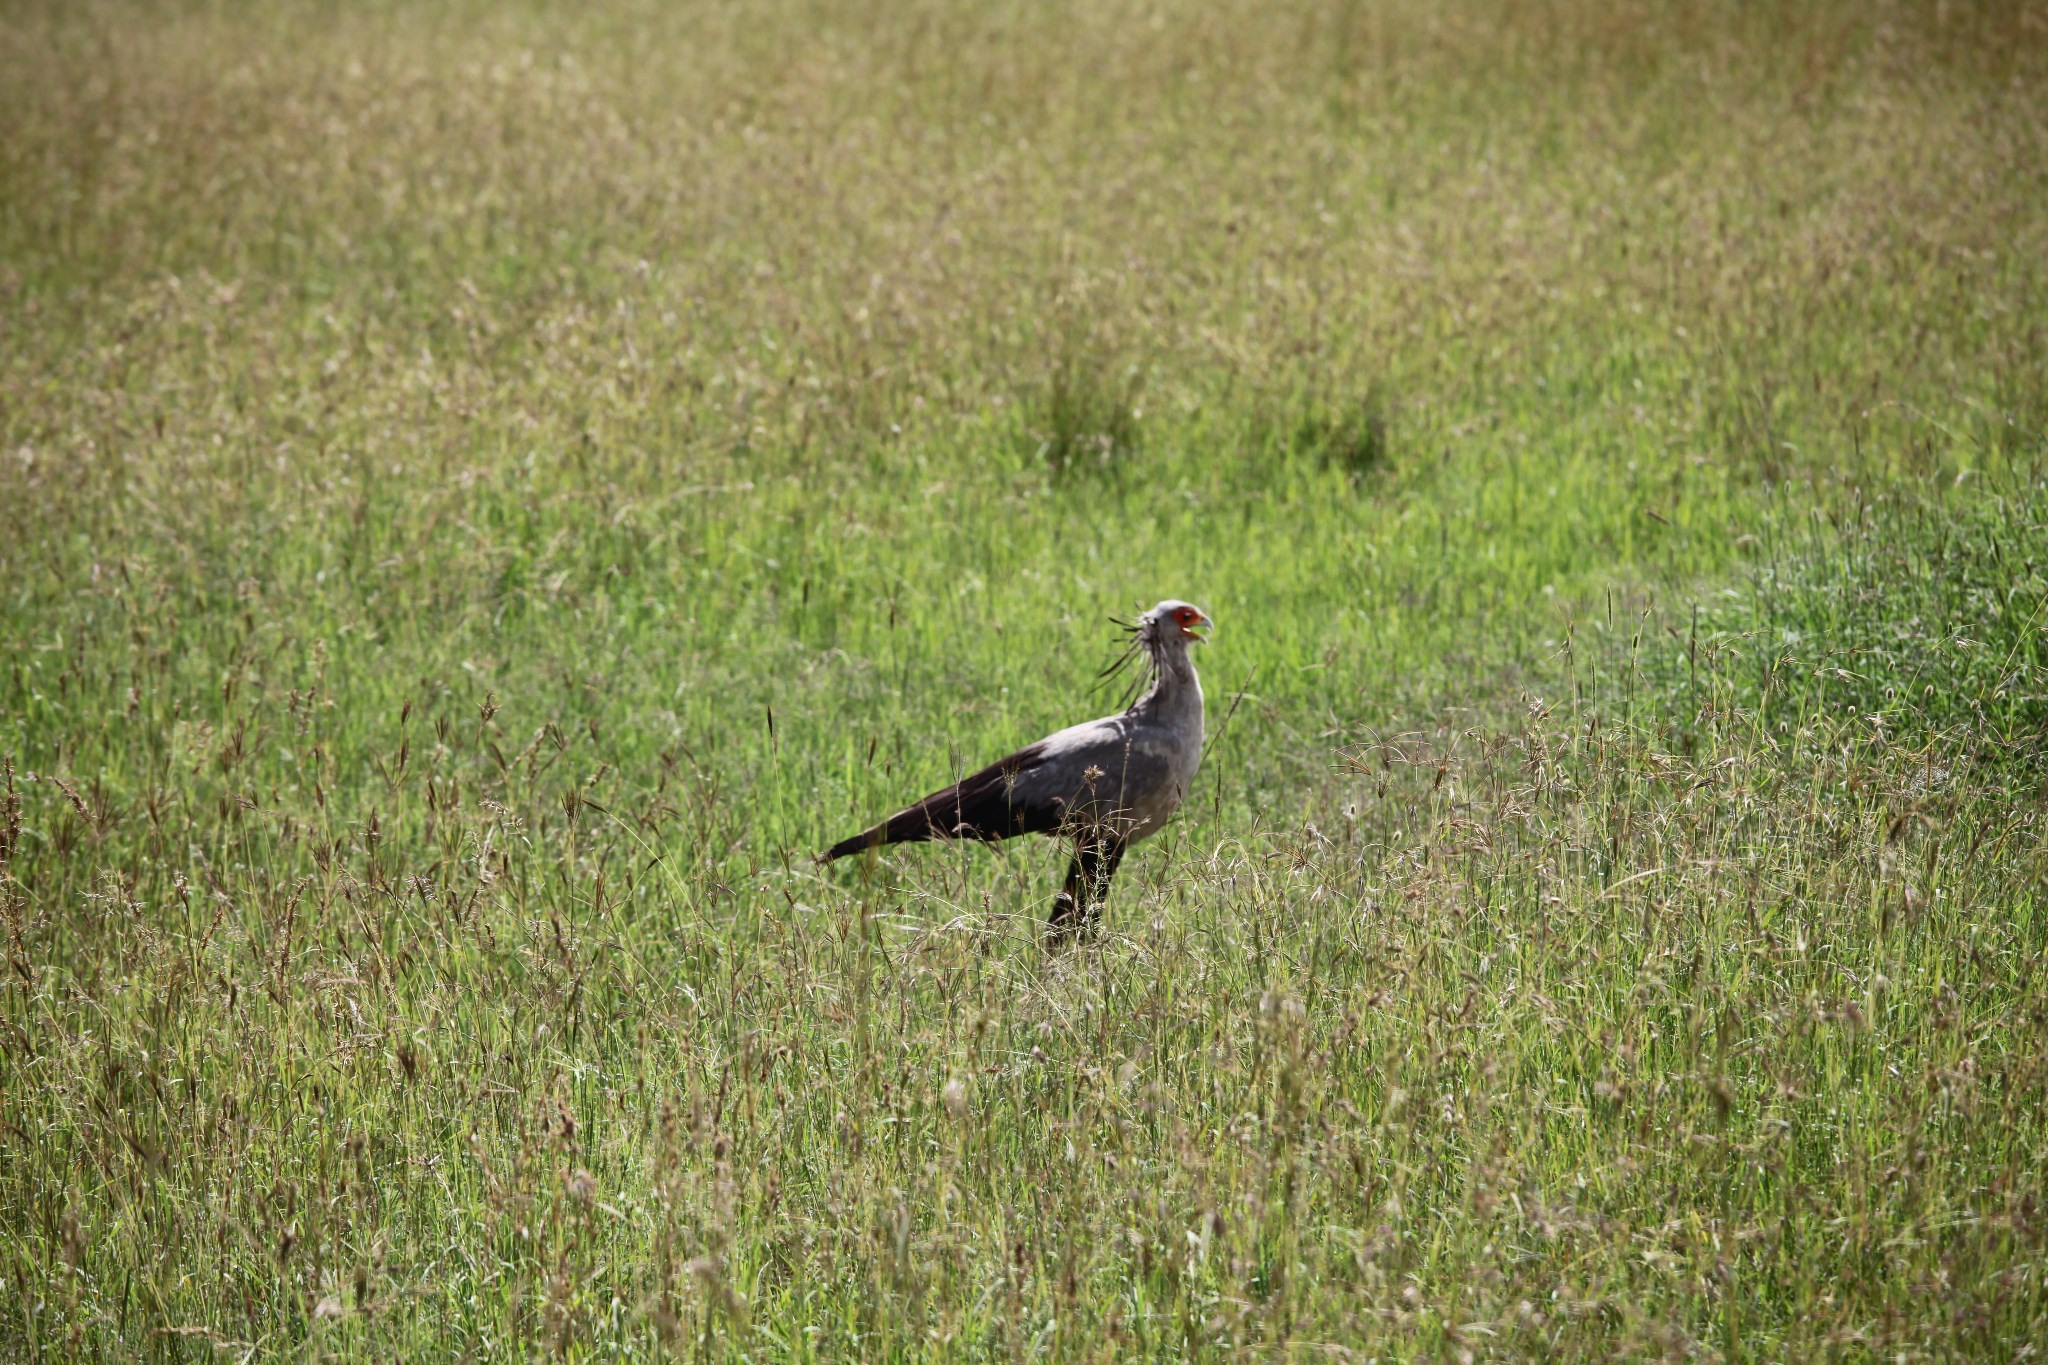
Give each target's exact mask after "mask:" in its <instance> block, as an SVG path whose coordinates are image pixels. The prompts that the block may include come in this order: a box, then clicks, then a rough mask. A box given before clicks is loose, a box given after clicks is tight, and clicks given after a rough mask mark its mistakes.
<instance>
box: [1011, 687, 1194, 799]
mask: <svg viewBox="0 0 2048 1365" xmlns="http://www.w3.org/2000/svg"><path fill="white" fill-rule="evenodd" d="M1175 744H1176V737H1175V736H1173V735H1171V734H1169V733H1168V732H1167V731H1166V730H1165V728H1164V727H1162V726H1159V725H1157V724H1152V723H1148V722H1146V721H1143V720H1141V719H1139V718H1137V717H1134V716H1132V715H1130V714H1128V713H1126V714H1123V715H1116V716H1104V717H1103V718H1102V719H1101V720H1092V721H1089V722H1087V723H1086V724H1084V725H1076V726H1074V727H1072V728H1071V729H1066V730H1062V731H1060V732H1059V733H1058V734H1056V735H1050V736H1048V737H1047V738H1045V739H1043V740H1041V741H1039V744H1038V745H1037V746H1035V747H1038V748H1041V749H1043V750H1044V753H1043V755H1042V756H1041V757H1040V758H1039V760H1038V762H1037V763H1035V764H1034V765H1032V767H1031V769H1030V770H1029V771H1028V772H1026V773H1023V774H1020V775H1019V777H1018V778H1017V780H1016V783H1015V792H1016V795H1017V796H1018V797H1020V798H1021V799H1022V800H1024V801H1026V802H1028V803H1029V804H1031V805H1032V806H1034V807H1051V808H1053V809H1056V810H1057V811H1058V812H1059V819H1060V820H1061V821H1062V822H1067V823H1081V824H1091V823H1112V824H1122V825H1126V826H1138V825H1144V826H1149V825H1151V824H1152V823H1153V818H1152V817H1153V814H1154V812H1155V809H1156V808H1157V806H1158V803H1159V802H1160V801H1161V799H1162V798H1168V793H1167V791H1166V789H1167V788H1169V787H1171V786H1172V785H1173V784H1174V777H1175V763H1174V757H1173V750H1174V747H1175ZM1180 795H1181V793H1178V792H1175V793H1172V794H1171V796H1170V803H1171V804H1177V803H1178V801H1179V797H1180ZM1162 815H1163V813H1162Z"/></svg>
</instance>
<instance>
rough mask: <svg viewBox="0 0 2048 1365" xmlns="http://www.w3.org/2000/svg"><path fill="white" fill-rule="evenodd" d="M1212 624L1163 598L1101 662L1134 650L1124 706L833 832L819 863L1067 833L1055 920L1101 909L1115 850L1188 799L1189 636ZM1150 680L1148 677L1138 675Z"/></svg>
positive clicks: (1195, 738)
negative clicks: (883, 815)
mask: <svg viewBox="0 0 2048 1365" xmlns="http://www.w3.org/2000/svg"><path fill="white" fill-rule="evenodd" d="M1207 624H1209V618H1208V616H1207V615H1206V614H1204V613H1203V612H1202V611H1201V609H1200V608H1198V607H1195V606H1193V605H1192V604H1190V603H1187V602H1182V601H1178V600H1171V599H1170V600H1168V601H1165V602H1161V603H1160V604H1159V605H1158V606H1156V607H1154V608H1152V610H1150V611H1148V612H1146V613H1144V614H1143V615H1142V616H1140V617H1139V618H1138V619H1137V620H1136V621H1135V622H1132V623H1131V624H1130V625H1129V626H1127V627H1126V628H1127V629H1128V630H1129V632H1130V636H1131V638H1130V641H1129V645H1128V648H1127V649H1126V650H1125V652H1124V654H1123V655H1122V657H1121V658H1119V659H1118V661H1117V662H1116V663H1115V664H1112V665H1111V666H1110V668H1109V669H1108V670H1105V672H1106V674H1114V673H1116V672H1117V671H1119V670H1120V669H1122V668H1123V667H1125V666H1127V665H1128V664H1130V663H1132V662H1134V661H1138V660H1142V661H1143V663H1144V672H1142V673H1140V674H1139V675H1138V677H1137V679H1136V681H1135V682H1134V684H1133V689H1134V690H1135V689H1136V688H1138V687H1144V691H1143V694H1142V695H1141V696H1139V697H1138V698H1137V700H1136V701H1134V702H1132V703H1131V704H1130V705H1129V706H1127V707H1126V708H1125V709H1124V710H1122V711H1120V712H1118V713H1117V714H1115V715H1110V716H1104V717H1102V718H1101V719H1099V720H1091V721H1086V722H1084V723H1082V724H1080V725H1074V726H1069V727H1068V728H1067V729H1064V730H1061V731H1059V732H1058V733H1057V734H1052V735H1048V736H1046V737H1045V738H1044V739H1041V740H1039V741H1038V742H1037V743H1036V744H1032V745H1029V746H1027V747H1025V748H1022V749H1019V750H1018V751H1017V752H1016V753H1014V754H1011V755H1010V756H1009V757H1007V758H1004V759H1002V760H1000V761H998V762H995V763H991V764H990V765H989V766H988V767H986V768H983V769H981V770H980V771H979V772H976V773H972V774H970V775H969V776H967V777H963V778H961V779H960V780H959V781H958V782H955V783H954V784H953V785H951V786H949V787H945V788H943V789H941V790H939V791H936V792H933V793H932V794H931V795H930V796H927V797H925V798H924V799H923V800H922V801H919V802H917V803H916V804H915V805H911V806H908V807H906V808H904V809H903V810H900V811H898V812H897V813H896V814H894V815H892V816H890V817H889V818H888V819H886V820H884V821H882V822H881V823H879V824H877V825H874V826H872V827H871V828H869V829H866V830H863V831H862V832H861V833H859V834H856V835H854V836H853V837H852V838H850V839H842V840H840V841H839V842H838V843H836V844H834V845H832V847H831V848H829V849H827V850H825V852H823V853H822V854H820V855H819V856H818V861H819V862H821V863H829V862H831V861H832V860H833V859H835V858H844V857H846V856H848V855H849V854H853V853H859V852H861V851H863V850H865V849H869V848H878V847H880V846H882V845H884V844H901V843H915V842H922V841H925V840H930V839H975V840H979V841H981V842H984V843H987V842H993V841H995V840H999V839H1008V838H1012V837H1014V836H1016V835H1020V834H1052V835H1059V836H1063V837H1067V838H1071V839H1073V840H1074V845H1075V847H1074V858H1073V862H1072V864H1071V865H1070V866H1069V867H1068V869H1067V881H1066V886H1065V888H1064V889H1063V890H1062V891H1061V892H1060V895H1059V897H1058V898H1057V899H1056V900H1055V901H1054V902H1053V912H1052V922H1053V925H1054V927H1055V928H1056V929H1062V930H1065V929H1073V928H1077V927H1079V926H1080V925H1081V924H1083V923H1085V922H1086V921H1088V920H1089V919H1091V918H1093V917H1094V915H1095V914H1096V913H1097V912H1098V909H1099V906H1100V903H1101V899H1102V896H1103V893H1104V892H1105V891H1107V889H1108V886H1109V879H1110V877H1111V876H1113V875H1114V874H1115V872H1116V866H1117V863H1118V862H1119V861H1120V860H1121V859H1122V858H1123V855H1124V850H1125V849H1126V848H1128V847H1129V846H1130V845H1131V844H1133V843H1135V842H1136V841H1137V840H1139V839H1143V838H1145V837H1146V836H1147V835H1149V834H1151V833H1153V832H1154V831H1156V830H1157V829H1158V828H1159V827H1160V826H1161V825H1163V824H1165V823H1166V821H1167V819H1168V818H1169V817H1170V816H1171V815H1172V814H1173V813H1174V811H1175V810H1177V809H1178V808H1179V807H1180V804H1181V802H1182V801H1184V800H1185V799H1187V794H1188V788H1189V786H1190V785H1192V783H1193V782H1194V779H1195V769H1196V768H1197V767H1198V766H1199V765H1200V763H1201V759H1202V684H1201V680H1200V679H1199V678H1198V677H1196V675H1195V663H1194V659H1193V658H1192V657H1191V656H1190V653H1189V650H1190V647H1191V646H1192V645H1193V644H1194V643H1195V642H1196V641H1198V640H1200V639H1201V638H1202V637H1201V636H1200V635H1197V634H1196V633H1195V629H1196V627H1198V626H1203V625H1207ZM1148 681H1149V684H1150V685H1149V686H1145V684H1146V683H1147V682H1148Z"/></svg>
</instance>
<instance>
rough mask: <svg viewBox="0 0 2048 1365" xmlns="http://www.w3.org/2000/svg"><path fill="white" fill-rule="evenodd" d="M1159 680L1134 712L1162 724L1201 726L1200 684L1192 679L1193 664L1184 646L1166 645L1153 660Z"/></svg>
mask: <svg viewBox="0 0 2048 1365" xmlns="http://www.w3.org/2000/svg"><path fill="white" fill-rule="evenodd" d="M1156 662H1157V665H1158V669H1159V676H1158V677H1157V678H1155V679H1153V682H1152V687H1151V689H1150V690H1149V691H1147V692H1146V693H1145V695H1144V697H1143V698H1141V699H1140V700H1139V702H1138V704H1137V705H1136V706H1134V707H1133V708H1131V709H1132V710H1134V711H1137V710H1142V711H1150V712H1152V713H1153V714H1155V715H1157V716H1159V717H1160V718H1161V719H1162V720H1168V721H1189V720H1192V721H1193V723H1194V724H1195V725H1197V726H1200V724H1201V723H1202V680H1201V679H1200V678H1198V677H1196V676H1195V661H1194V659H1193V658H1192V657H1190V656H1189V654H1188V649H1187V646H1186V645H1178V646H1175V645H1168V646H1167V647H1166V648H1165V649H1162V650H1160V651H1159V654H1158V656H1157V659H1156Z"/></svg>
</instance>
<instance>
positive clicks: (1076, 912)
mask: <svg viewBox="0 0 2048 1365" xmlns="http://www.w3.org/2000/svg"><path fill="white" fill-rule="evenodd" d="M1123 857H1124V841H1123V840H1121V839H1112V838H1107V837H1103V836H1100V835H1096V836H1090V835H1085V834H1084V835H1082V836H1081V837H1080V839H1079V840H1078V841H1077V842H1076V844H1075V847H1074V860H1073V862H1071V863H1069V864H1068V865H1067V884H1066V887H1065V888H1064V889H1063V890H1062V891H1061V892H1060V893H1059V895H1057V896H1055V897H1053V902H1052V923H1051V928H1052V932H1053V937H1054V938H1056V939H1060V938H1065V937H1066V936H1067V935H1069V934H1072V933H1075V932H1076V931H1079V930H1084V929H1087V928H1089V927H1090V926H1092V925H1093V924H1094V923H1095V922H1096V921H1097V920H1098V919H1100V918H1101V917H1102V899H1103V897H1104V896H1105V895H1106V894H1107V893H1108V891H1109V879H1110V878H1111V877H1113V876H1115V875H1116V865H1117V864H1118V863H1120V862H1122V861H1123Z"/></svg>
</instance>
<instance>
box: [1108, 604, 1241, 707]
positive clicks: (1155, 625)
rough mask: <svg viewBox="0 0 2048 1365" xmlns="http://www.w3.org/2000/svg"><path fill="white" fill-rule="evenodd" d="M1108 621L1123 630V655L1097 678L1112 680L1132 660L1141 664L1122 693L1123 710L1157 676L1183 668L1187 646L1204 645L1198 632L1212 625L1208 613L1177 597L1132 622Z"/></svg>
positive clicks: (1186, 660) (1202, 636) (1185, 662)
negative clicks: (1114, 622) (1169, 670)
mask: <svg viewBox="0 0 2048 1365" xmlns="http://www.w3.org/2000/svg"><path fill="white" fill-rule="evenodd" d="M1110 619H1111V620H1114V621H1116V623H1117V624H1118V625H1120V626H1122V627H1123V628H1124V631H1125V637H1124V647H1123V652H1122V653H1120V654H1118V655H1117V657H1116V658H1115V659H1114V660H1112V661H1111V663H1110V665H1109V667H1108V668H1105V669H1103V670H1102V672H1101V674H1100V675H1099V676H1101V677H1103V678H1114V677H1116V676H1117V675H1118V674H1120V673H1122V672H1123V671H1124V670H1125V669H1126V668H1128V667H1129V666H1130V665H1131V663H1132V661H1133V660H1142V661H1143V662H1142V663H1141V665H1140V667H1139V668H1138V671H1137V673H1136V674H1135V675H1133V676H1132V678H1131V681H1130V685H1129V686H1128V687H1127V688H1126V689H1125V691H1124V705H1126V706H1129V705H1130V704H1131V701H1132V699H1133V698H1135V697H1136V696H1137V695H1138V694H1139V693H1140V692H1142V691H1144V689H1145V685H1146V684H1147V683H1148V682H1150V681H1151V680H1152V679H1154V678H1156V677H1158V676H1159V674H1160V673H1161V672H1163V671H1165V670H1168V669H1172V670H1174V671H1176V672H1177V671H1179V670H1183V669H1185V668H1187V666H1188V655H1187V651H1188V646H1189V645H1191V644H1203V643H1206V642H1207V640H1208V638H1209V637H1208V636H1206V635H1204V634H1203V633H1202V632H1203V631H1205V630H1207V629H1209V628H1210V626H1211V625H1213V624H1214V623H1213V622H1211V621H1210V620H1209V613H1208V612H1206V611H1203V610H1202V609H1201V608H1200V607H1198V606H1196V605H1195V604H1194V603H1192V602H1183V601H1181V600H1180V599H1179V598H1177V597H1169V598H1167V599H1166V600H1165V601H1164V602H1161V603H1160V604H1159V605H1158V606H1156V607H1154V608H1152V610H1150V611H1148V612H1143V613H1141V614H1140V615H1139V616H1138V618H1137V619H1136V620H1134V621H1120V620H1117V619H1116V618H1115V617H1111V618H1110Z"/></svg>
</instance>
